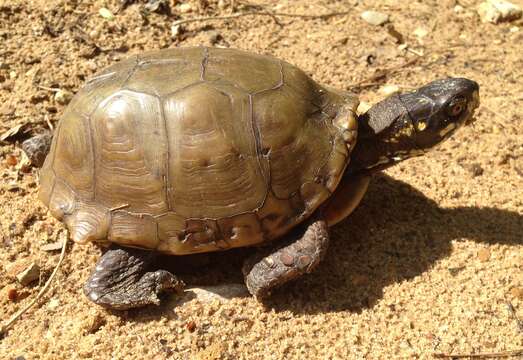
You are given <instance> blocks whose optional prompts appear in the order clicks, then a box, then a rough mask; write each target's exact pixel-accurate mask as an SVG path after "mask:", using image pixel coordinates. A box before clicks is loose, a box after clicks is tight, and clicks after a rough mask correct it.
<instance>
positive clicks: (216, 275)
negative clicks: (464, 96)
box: [153, 174, 523, 316]
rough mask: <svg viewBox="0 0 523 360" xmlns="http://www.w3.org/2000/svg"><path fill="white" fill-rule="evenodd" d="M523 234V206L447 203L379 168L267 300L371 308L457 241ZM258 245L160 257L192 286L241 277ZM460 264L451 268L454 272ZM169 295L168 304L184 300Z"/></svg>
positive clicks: (513, 240) (294, 305)
mask: <svg viewBox="0 0 523 360" xmlns="http://www.w3.org/2000/svg"><path fill="white" fill-rule="evenodd" d="M521 234H523V215H521V214H518V213H516V212H512V211H507V210H502V209H496V208H486V207H483V208H478V207H458V208H453V209H443V208H440V207H439V206H438V204H437V203H436V202H435V201H433V200H431V199H429V198H427V197H426V196H425V195H424V194H423V193H421V192H420V191H418V190H416V189H415V188H413V187H412V186H410V185H409V184H407V183H405V182H402V181H400V180H396V179H393V178H392V177H390V176H388V175H385V174H380V175H378V176H376V177H375V178H374V179H373V181H372V184H371V186H370V188H369V191H368V192H367V194H366V196H365V198H364V200H363V202H362V204H361V205H360V206H359V207H358V208H357V209H356V211H355V212H354V213H353V214H352V215H351V216H350V217H349V218H347V219H346V220H344V221H342V222H341V223H340V224H338V225H336V226H335V227H333V228H332V229H331V245H330V247H329V251H328V253H327V255H326V258H325V259H324V260H323V262H322V263H321V264H320V266H319V267H318V268H317V269H316V270H315V271H314V272H313V273H312V274H309V275H307V276H303V277H301V278H299V279H298V280H296V281H294V282H291V283H289V284H287V285H285V286H283V287H281V288H279V289H277V290H275V291H274V292H273V294H272V296H271V297H270V298H268V299H267V300H265V301H264V305H265V306H266V307H267V308H269V309H273V310H274V311H278V312H279V311H291V312H293V313H296V314H303V313H306V314H313V313H325V312H333V311H347V310H348V311H352V312H360V311H362V310H364V309H368V308H372V307H373V306H374V305H375V304H376V302H377V301H379V300H380V299H381V298H382V297H383V289H384V288H385V287H387V286H389V285H391V284H394V283H400V282H402V281H404V280H408V279H412V278H414V277H416V276H418V275H420V274H423V273H424V272H426V271H427V270H428V269H430V268H431V267H432V266H433V265H434V263H435V262H437V261H438V260H440V259H442V258H445V257H446V256H448V255H449V254H450V252H451V249H452V242H453V241H462V240H461V239H462V238H467V239H473V240H475V241H479V242H484V243H487V244H506V245H517V244H522V243H523V240H521ZM254 251H256V250H255V249H252V248H250V249H249V248H241V249H233V250H229V251H225V252H218V253H210V254H197V255H189V256H181V257H180V256H178V257H173V256H167V257H163V258H162V259H161V260H160V262H159V264H158V265H159V267H160V268H165V269H166V270H169V271H172V272H173V273H175V274H177V275H179V276H180V277H181V278H182V279H183V281H184V282H185V283H186V284H188V286H191V287H195V286H196V287H198V286H217V285H223V284H231V283H232V284H240V283H243V276H242V273H241V267H242V264H243V261H244V260H245V258H246V257H248V256H250V255H251V254H253V252H254ZM463 266H466V264H464V265H463ZM462 269H463V268H459V267H458V268H454V269H449V276H453V275H455V274H456V273H457V272H459V271H460V270H462ZM191 299H192V298H189V299H188V300H191ZM183 302H185V301H183ZM183 302H182V303H183ZM170 303H171V305H166V306H168V307H172V306H174V305H173V304H177V306H179V305H180V302H176V301H175V302H172V301H171V302H170ZM161 308H163V306H162V307H161ZM163 311H164V310H161V309H159V313H157V311H153V313H157V315H158V316H160V315H159V314H161V313H162V312H163Z"/></svg>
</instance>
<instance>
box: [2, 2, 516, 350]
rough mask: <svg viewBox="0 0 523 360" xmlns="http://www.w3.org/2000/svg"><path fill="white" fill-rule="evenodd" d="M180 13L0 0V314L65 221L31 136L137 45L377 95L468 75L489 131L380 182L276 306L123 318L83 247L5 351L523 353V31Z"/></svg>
mask: <svg viewBox="0 0 523 360" xmlns="http://www.w3.org/2000/svg"><path fill="white" fill-rule="evenodd" d="M168 2H169V3H170V4H171V15H166V14H159V13H152V14H150V15H147V16H146V17H144V16H143V15H141V9H143V6H144V1H137V2H136V3H132V4H129V6H128V7H126V8H125V9H122V10H121V11H120V12H117V9H118V7H119V4H120V2H119V1H99V0H97V1H93V2H91V4H88V2H83V3H80V2H77V1H57V0H49V1H43V0H34V1H31V2H25V1H3V2H0V39H1V40H0V134H2V133H3V132H4V131H6V130H8V129H11V128H13V127H15V126H16V125H20V124H24V128H23V131H27V134H21V135H20V134H19V135H18V136H17V137H15V139H14V140H12V139H11V140H8V141H5V142H2V143H1V144H0V174H1V179H2V180H1V186H0V214H1V216H0V317H1V318H2V320H4V319H6V318H7V317H8V316H9V315H11V314H12V313H14V312H15V311H16V310H17V309H19V308H20V307H21V306H23V305H24V304H25V303H26V302H27V301H29V300H30V299H31V298H32V297H33V296H35V295H36V293H37V292H38V290H39V289H40V288H41V286H43V282H45V280H46V279H47V278H48V277H49V275H50V273H51V271H52V269H53V267H54V266H55V264H56V263H57V261H58V257H59V252H57V251H54V252H49V251H43V250H42V246H43V245H45V244H47V243H52V242H55V241H57V239H59V238H60V237H61V236H63V235H62V234H63V231H64V227H63V225H61V224H60V223H58V222H57V221H55V220H54V219H53V218H52V217H51V216H50V214H49V213H48V212H47V210H46V208H45V207H44V206H43V205H42V204H41V203H40V202H39V201H38V200H37V196H36V195H37V189H38V176H37V171H36V170H34V169H33V170H30V171H29V172H23V171H19V167H20V166H19V164H17V165H13V164H14V161H15V160H16V161H20V160H21V150H20V147H19V145H20V141H21V140H23V139H24V138H26V137H27V136H29V135H30V134H36V133H39V132H41V131H43V130H45V129H47V128H48V126H49V125H48V124H52V125H56V122H57V121H58V119H59V118H60V114H61V113H62V112H63V110H64V105H63V104H61V103H60V102H59V101H57V100H56V99H55V98H54V95H55V94H54V92H53V91H50V90H48V89H47V88H60V89H65V90H68V91H71V92H73V93H74V92H76V91H77V90H78V89H79V87H80V86H81V85H82V84H83V83H84V81H85V80H86V79H87V78H88V77H89V76H91V75H92V74H93V73H94V72H96V71H97V70H99V69H101V68H103V67H104V66H106V65H108V64H112V63H114V62H115V61H117V60H119V59H122V58H125V57H127V56H130V55H131V54H134V53H139V52H141V51H143V50H149V49H158V48H165V47H177V46H189V45H200V44H204V45H214V46H225V47H235V48H240V49H246V50H251V51H256V52H259V53H265V54H273V55H275V56H277V57H280V58H283V59H285V60H287V61H289V62H291V63H293V64H296V65H298V66H299V67H301V68H302V69H304V70H305V71H306V72H307V73H309V74H310V75H311V76H312V77H313V78H314V79H316V80H317V81H319V82H322V83H324V84H327V85H329V86H334V87H338V88H342V89H348V90H351V91H354V92H356V93H358V94H359V95H360V96H361V99H362V100H363V101H365V102H367V103H374V102H375V101H378V100H379V99H381V98H383V97H384V92H383V91H382V90H383V87H384V86H386V85H387V86H389V85H393V86H399V87H400V88H401V89H409V88H412V87H416V86H419V85H421V84H423V83H425V82H427V81H430V80H432V79H435V78H439V77H445V76H465V77H469V78H472V79H474V80H476V81H477V82H479V83H480V85H481V102H482V105H481V107H480V109H479V112H478V115H477V122H476V123H475V124H474V126H473V127H467V128H465V129H463V130H461V131H460V132H459V133H458V134H456V136H454V137H453V138H452V139H451V140H449V141H448V142H446V143H444V144H443V145H442V146H441V147H439V148H438V149H437V150H435V151H433V152H431V153H430V154H428V155H427V156H424V157H422V158H416V159H412V160H409V161H406V162H404V163H402V164H400V165H398V166H396V167H394V168H391V169H390V170H388V171H386V172H385V173H383V174H380V175H379V176H376V178H375V179H374V180H373V182H372V184H371V187H370V189H369V191H368V193H367V195H366V197H365V199H364V201H363V203H362V204H361V205H360V207H359V208H358V209H357V210H356V211H355V213H354V214H353V215H352V216H351V217H350V218H348V219H347V220H345V221H343V222H342V223H341V224H339V225H338V226H336V227H335V228H333V229H332V242H331V246H330V249H329V253H328V255H327V257H326V259H325V261H324V262H323V263H322V264H321V266H320V267H319V268H318V269H317V271H315V272H314V273H313V274H311V275H308V276H306V277H304V278H302V279H300V280H299V281H296V282H293V283H291V284H289V285H287V286H285V287H283V288H282V289H280V290H278V291H276V292H275V293H274V295H273V296H272V297H271V298H270V299H269V300H268V301H266V302H265V303H264V304H261V303H258V302H257V301H256V300H255V299H253V298H251V297H239V298H235V299H232V300H228V301H222V302H220V301H219V300H214V301H210V302H209V301H203V300H198V299H192V300H191V299H190V298H187V297H186V298H185V300H183V301H179V300H177V299H176V297H175V296H170V297H168V298H166V299H165V301H164V302H163V303H162V305H161V306H159V307H149V308H145V309H141V310H133V311H126V312H121V313H116V312H109V311H106V310H104V309H102V308H100V307H98V306H95V305H93V304H92V303H90V302H89V301H88V300H87V299H86V298H85V297H84V295H83V293H82V285H83V283H84V281H85V280H86V278H87V277H88V275H89V273H90V271H91V269H92V268H93V266H94V264H95V263H96V260H97V259H98V257H99V255H100V253H101V251H100V249H99V248H97V247H96V246H94V245H85V246H80V245H76V244H75V245H72V246H70V248H69V249H68V252H67V256H66V258H65V261H64V264H63V266H62V268H61V271H60V272H59V273H58V275H57V278H56V280H55V282H54V284H53V286H52V287H51V290H50V291H49V292H48V294H47V296H45V297H44V299H42V301H41V302H40V304H39V306H37V307H36V308H34V309H33V310H31V311H29V312H28V313H27V314H26V315H24V316H23V317H22V319H21V320H20V321H19V322H18V323H17V324H16V325H15V326H14V327H13V328H12V329H11V330H10V331H9V332H8V333H7V334H6V336H5V337H4V338H3V339H1V340H0V358H2V359H13V358H16V357H18V358H19V359H21V358H22V357H23V358H25V359H77V358H81V359H91V358H92V359H109V358H111V359H143V358H148V359H396V358H397V359H431V358H433V354H434V353H495V352H502V351H509V350H515V349H521V348H523V329H521V328H519V327H518V322H517V317H519V318H520V319H521V318H523V276H522V270H523V238H522V234H523V191H522V189H523V135H522V134H523V86H522V85H523V61H522V59H523V57H522V54H523V21H522V20H516V21H513V22H509V23H500V24H497V25H494V24H489V23H487V24H485V23H482V22H481V21H480V20H479V18H478V16H477V13H476V11H475V6H476V5H477V3H478V2H476V1H469V0H467V1H459V3H458V2H457V1H449V0H444V1H441V2H439V1H438V2H437V1H424V2H400V1H390V0H389V1H376V0H369V1H358V2H356V1H305V0H295V1H278V2H277V1H264V2H263V3H261V2H260V4H262V5H263V6H264V9H267V10H271V11H274V12H281V13H291V14H309V15H313V14H320V13H330V12H336V11H340V12H342V11H347V12H348V13H346V14H345V15H342V16H335V17H330V18H327V19H305V18H291V17H279V18H278V20H279V23H280V24H278V23H276V22H275V21H274V20H273V19H272V18H271V17H269V16H245V17H241V18H237V19H232V20H226V21H214V22H197V23H191V24H185V25H184V31H182V32H180V33H179V34H178V35H176V36H175V37H173V36H172V29H171V25H172V22H173V21H174V20H176V19H178V18H180V17H181V18H184V19H186V18H191V17H195V16H217V15H228V14H229V13H230V9H229V8H228V4H229V2H228V1H221V2H220V4H221V5H222V6H221V7H220V6H219V4H218V2H216V1H189V2H183V3H182V2H180V3H179V4H178V5H176V6H173V4H174V1H168ZM514 3H517V4H519V5H523V2H522V1H519V0H518V1H514ZM187 4H188V5H187ZM245 4H246V2H244V1H236V6H237V11H240V12H246V11H252V10H253V9H254V10H256V9H257V8H256V7H250V8H248V7H247V6H246V5H245ZM456 5H459V7H457V8H456ZM101 7H107V8H108V9H110V10H111V11H112V12H113V13H114V14H115V15H114V19H112V20H107V19H104V18H103V17H102V16H101V15H100V14H99V9H100V8H101ZM364 10H378V11H382V12H385V13H387V14H388V15H389V16H390V24H392V25H393V26H394V29H395V30H396V32H397V33H400V34H401V35H402V36H403V38H404V43H405V44H407V45H408V46H407V47H406V46H405V45H403V46H402V45H401V44H399V43H398V42H397V41H398V40H397V38H398V36H397V35H396V37H394V36H393V35H391V34H394V31H391V30H387V27H386V26H373V25H369V24H367V23H365V22H364V21H362V20H361V18H360V13H361V12H362V11H364ZM419 29H421V30H419ZM423 33H426V35H424V36H420V35H423ZM416 34H417V35H416ZM380 89H381V90H380ZM13 159H15V160H13ZM245 254H246V252H245V251H236V252H232V253H222V254H214V255H212V256H209V257H202V258H197V259H180V258H176V257H173V258H168V259H165V260H164V261H165V262H166V263H168V266H170V267H174V268H176V265H178V266H177V267H178V268H179V271H178V270H177V271H178V274H179V275H180V277H181V278H182V279H183V280H184V281H185V282H186V283H187V284H188V285H189V286H208V285H213V286H214V285H224V284H232V283H233V284H238V283H241V282H242V276H241V271H240V269H241V259H242V258H243V257H244V256H245ZM23 260H27V261H34V262H38V263H39V265H40V267H41V269H42V272H41V279H40V281H37V282H35V283H33V284H31V285H28V286H22V285H20V284H18V283H17V281H16V280H15V279H13V278H11V277H10V276H9V275H8V271H7V268H8V267H9V266H10V265H12V264H13V263H16V262H20V261H23ZM173 264H174V265H173ZM180 264H182V265H181V266H180ZM12 289H15V290H16V292H17V293H18V296H17V298H16V299H14V300H13V299H12V298H11V299H10V298H9V295H10V294H11V296H13V294H14V293H13V290H12ZM511 309H513V311H511Z"/></svg>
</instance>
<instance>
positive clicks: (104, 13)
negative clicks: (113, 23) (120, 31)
mask: <svg viewBox="0 0 523 360" xmlns="http://www.w3.org/2000/svg"><path fill="white" fill-rule="evenodd" d="M98 13H99V14H100V16H101V17H103V18H104V19H107V20H113V19H114V15H113V13H112V12H111V10H109V9H108V8H104V7H103V8H100V10H98Z"/></svg>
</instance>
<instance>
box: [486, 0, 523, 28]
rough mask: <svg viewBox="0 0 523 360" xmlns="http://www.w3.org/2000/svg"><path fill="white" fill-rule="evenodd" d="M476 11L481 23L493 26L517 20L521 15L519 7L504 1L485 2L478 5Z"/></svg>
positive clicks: (488, 0) (491, 0)
mask: <svg viewBox="0 0 523 360" xmlns="http://www.w3.org/2000/svg"><path fill="white" fill-rule="evenodd" d="M477 11H478V14H479V17H480V18H481V21H483V22H490V23H493V24H497V23H500V22H502V21H512V20H517V19H519V18H521V16H522V15H523V10H522V9H521V7H519V6H518V5H515V4H512V3H510V2H508V1H504V0H486V1H484V2H482V3H481V4H479V6H478V9H477Z"/></svg>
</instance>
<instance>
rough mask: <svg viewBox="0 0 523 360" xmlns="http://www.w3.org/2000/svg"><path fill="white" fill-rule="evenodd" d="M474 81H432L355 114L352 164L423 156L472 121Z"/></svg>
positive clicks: (370, 165) (381, 164)
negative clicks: (357, 124)
mask: <svg viewBox="0 0 523 360" xmlns="http://www.w3.org/2000/svg"><path fill="white" fill-rule="evenodd" d="M478 105H479V85H478V84H477V83H476V82H474V81H472V80H468V79H464V78H449V79H443V80H436V81H433V82H431V83H429V84H427V85H425V86H423V87H420V88H419V89H417V90H415V91H412V92H410V93H405V94H395V95H392V96H390V97H388V98H386V99H385V100H383V101H381V102H379V103H377V104H376V105H374V106H373V107H371V108H370V109H369V111H368V112H366V113H365V114H363V115H361V116H360V118H359V133H358V143H357V145H356V148H355V149H354V152H353V157H352V160H353V161H354V163H355V164H354V167H358V168H359V169H360V170H363V169H368V170H383V169H384V168H387V167H389V166H391V165H394V164H396V163H397V162H399V161H402V160H405V159H408V158H410V157H413V156H419V155H423V154H425V153H426V152H427V151H428V150H430V149H431V148H432V147H434V146H435V145H437V144H439V143H441V142H442V141H444V140H446V139H448V138H449V137H450V136H451V135H452V134H453V133H454V132H455V131H456V129H458V128H460V127H461V126H463V125H467V124H470V123H472V122H473V115H474V110H475V109H476V108H477V107H478Z"/></svg>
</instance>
